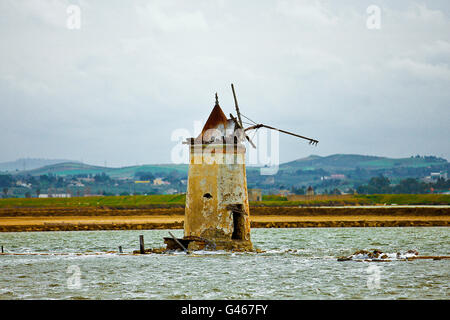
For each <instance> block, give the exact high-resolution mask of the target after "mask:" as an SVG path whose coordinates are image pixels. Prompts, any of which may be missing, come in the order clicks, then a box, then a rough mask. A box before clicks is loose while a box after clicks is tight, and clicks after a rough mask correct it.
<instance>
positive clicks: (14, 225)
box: [0, 212, 450, 232]
mask: <svg viewBox="0 0 450 320" xmlns="http://www.w3.org/2000/svg"><path fill="white" fill-rule="evenodd" d="M250 219H251V227H252V228H320V227H329V228H330V227H426V226H430V227H431V226H444V227H445V226H449V225H450V215H448V212H447V214H442V215H430V216H424V215H422V216H419V215H396V214H395V215H394V214H393V212H391V215H386V214H385V215H369V214H364V215H348V214H347V215H336V214H333V215H330V214H323V215H321V216H320V215H291V216H289V215H274V214H272V215H269V214H267V215H252V216H251V217H250ZM183 221H184V215H181V214H179V215H174V214H172V215H156V214H155V215H148V216H145V215H136V216H75V215H73V216H27V217H24V216H21V217H0V232H19V231H83V230H146V229H182V228H183Z"/></svg>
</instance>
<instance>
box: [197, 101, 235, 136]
mask: <svg viewBox="0 0 450 320" xmlns="http://www.w3.org/2000/svg"><path fill="white" fill-rule="evenodd" d="M227 124H228V119H227V116H226V115H225V113H223V111H222V108H220V106H219V102H218V101H217V97H216V104H215V106H214V108H213V109H212V111H211V114H210V115H209V117H208V120H206V123H205V125H204V126H203V129H202V132H201V133H200V135H199V136H198V137H197V139H196V140H201V139H202V137H203V141H209V140H210V139H211V137H212V135H213V134H214V132H213V131H210V132H208V130H210V129H216V130H219V131H220V132H221V135H222V136H223V135H224V134H225V130H226V129H227Z"/></svg>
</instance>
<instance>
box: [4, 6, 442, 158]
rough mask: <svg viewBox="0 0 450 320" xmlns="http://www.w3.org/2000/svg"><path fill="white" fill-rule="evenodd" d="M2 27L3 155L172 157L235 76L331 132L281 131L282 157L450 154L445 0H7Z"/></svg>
mask: <svg viewBox="0 0 450 320" xmlns="http://www.w3.org/2000/svg"><path fill="white" fill-rule="evenodd" d="M70 5H76V6H78V8H80V14H81V15H80V28H79V29H77V28H75V29H71V28H69V27H68V22H69V26H70V27H73V26H74V24H73V22H74V21H76V20H73V19H76V17H75V15H74V11H70V10H69V12H68V11H67V9H68V8H69V6H70ZM371 5H375V6H377V8H379V9H380V20H379V22H380V24H379V26H380V28H379V29H373V28H368V26H367V23H368V19H369V22H371V23H372V24H370V23H369V25H370V26H373V21H374V20H373V19H374V17H375V16H374V11H372V10H369V12H368V11H367V9H368V7H369V6H371ZM74 17H75V18H74ZM68 20H69V21H68ZM75 26H76V25H75ZM0 39H1V41H0V128H1V135H0V162H3V161H9V160H14V159H16V158H21V157H38V158H65V159H72V160H82V161H84V162H86V163H90V164H99V165H103V164H104V163H105V161H107V165H108V166H124V165H134V164H137V163H138V164H144V163H168V162H170V161H171V152H172V150H173V148H174V146H175V145H176V142H175V141H172V140H171V136H172V134H173V132H174V131H175V130H180V129H184V130H185V131H188V132H191V135H193V134H194V124H195V122H196V121H197V122H198V121H205V120H206V118H207V117H208V115H209V112H210V111H211V109H212V107H213V105H214V93H215V92H218V95H219V101H220V104H221V107H222V109H223V110H224V111H225V113H226V114H227V115H228V114H229V113H230V112H234V103H233V98H232V93H231V89H230V83H232V82H233V83H234V84H235V87H236V91H237V95H238V100H239V105H240V108H241V110H242V112H243V114H245V115H246V116H248V117H249V118H251V119H253V120H255V121H257V122H260V123H266V124H270V125H273V126H275V127H279V128H283V129H286V130H290V131H294V132H297V133H299V134H302V135H306V136H311V137H313V138H316V139H318V140H320V143H319V145H318V146H317V147H312V146H310V145H308V144H307V143H306V142H304V141H301V140H298V139H296V138H294V137H290V136H280V145H279V150H280V160H281V162H285V161H289V160H293V159H297V158H301V157H305V156H308V155H309V154H318V155H329V154H333V153H353V154H368V155H379V156H389V157H408V156H411V155H416V154H421V155H437V156H442V157H445V158H447V159H450V142H449V141H450V139H449V137H450V90H449V88H450V3H449V2H448V1H447V0H442V1H419V0H417V1H406V0H404V1H401V0H398V1H395V2H394V1H387V0H386V1H379V0H370V1H363V0H355V1H349V0H347V1H331V0H330V1H319V0H317V1H261V0H257V1H256V0H255V1H226V0H222V1H210V0H203V1H170V0H164V1H137V0H136V1H119V0H116V1H112V0H107V1H106V0H105V1H100V0H98V1H76V0H71V1H68V0H67V1H65V0H58V1H57V0H48V1H43V0H28V1H19V0H1V1H0Z"/></svg>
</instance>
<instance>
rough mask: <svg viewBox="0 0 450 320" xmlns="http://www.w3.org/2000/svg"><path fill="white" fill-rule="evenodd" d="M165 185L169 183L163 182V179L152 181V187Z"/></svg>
mask: <svg viewBox="0 0 450 320" xmlns="http://www.w3.org/2000/svg"><path fill="white" fill-rule="evenodd" d="M165 184H167V185H168V184H170V182H168V181H163V179H162V178H156V179H154V180H153V185H154V186H162V185H165Z"/></svg>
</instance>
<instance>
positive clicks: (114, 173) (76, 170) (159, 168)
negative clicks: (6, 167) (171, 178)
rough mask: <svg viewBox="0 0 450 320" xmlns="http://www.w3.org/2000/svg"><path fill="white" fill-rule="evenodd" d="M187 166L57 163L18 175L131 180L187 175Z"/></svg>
mask: <svg viewBox="0 0 450 320" xmlns="http://www.w3.org/2000/svg"><path fill="white" fill-rule="evenodd" d="M187 169H188V166H187V165H170V164H167V165H140V166H130V167H122V168H108V167H101V166H92V165H88V164H84V163H74V162H67V163H58V164H54V165H49V166H45V167H42V168H38V169H34V170H29V171H21V172H19V174H21V175H23V174H25V175H27V174H29V175H32V176H40V175H45V174H53V175H57V176H69V175H80V174H83V175H86V174H87V175H95V174H101V173H105V174H107V175H108V176H110V177H111V178H116V179H117V178H133V177H134V176H135V174H136V173H137V172H149V173H152V174H153V175H157V174H158V173H163V172H164V173H167V172H171V171H173V170H175V171H178V172H180V173H185V174H187Z"/></svg>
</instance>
